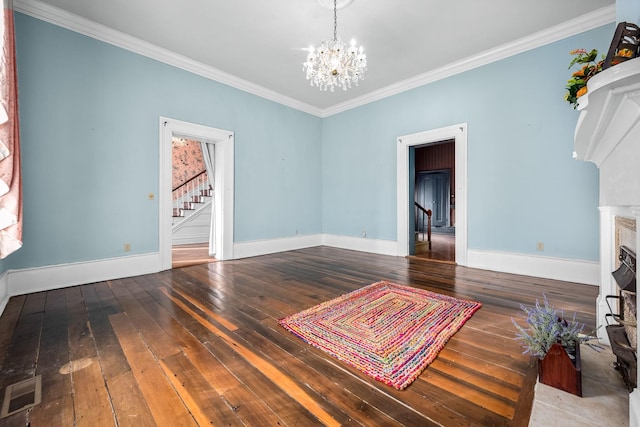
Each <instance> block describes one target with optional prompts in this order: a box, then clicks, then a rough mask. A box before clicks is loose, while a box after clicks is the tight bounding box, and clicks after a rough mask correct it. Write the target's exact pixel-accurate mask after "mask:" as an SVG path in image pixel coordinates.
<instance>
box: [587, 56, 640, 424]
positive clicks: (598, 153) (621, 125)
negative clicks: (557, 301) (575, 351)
mask: <svg viewBox="0 0 640 427" xmlns="http://www.w3.org/2000/svg"><path fill="white" fill-rule="evenodd" d="M587 87H588V92H587V94H586V95H583V96H582V97H580V98H579V100H578V110H579V111H580V116H579V118H578V123H577V125H576V131H575V137H574V149H575V153H574V157H576V158H577V159H579V160H585V161H590V162H593V163H595V165H596V166H597V167H598V169H599V175H600V196H599V204H600V208H599V210H600V291H599V296H598V301H597V307H596V311H597V322H598V325H601V326H602V327H601V328H600V329H599V330H598V338H599V339H600V340H601V341H602V342H603V343H605V344H608V345H610V341H609V337H608V336H607V333H606V330H605V327H604V326H605V325H607V319H606V318H607V313H610V310H609V308H608V305H607V296H608V295H615V294H618V293H619V288H618V286H617V284H616V282H615V279H614V277H613V275H612V272H613V271H616V270H617V269H618V267H619V264H618V255H619V247H620V238H621V236H622V235H623V234H624V239H626V240H625V244H626V245H627V246H631V248H632V250H633V251H635V252H636V253H638V251H637V248H638V247H639V246H640V245H639V244H638V233H637V232H636V233H633V235H631V234H628V233H626V232H624V231H622V232H621V229H620V223H621V222H622V223H627V224H631V223H634V224H637V223H638V219H640V58H634V59H631V60H629V61H626V62H623V63H621V64H618V65H616V66H614V67H611V68H608V69H606V70H604V71H602V72H601V73H599V74H598V75H596V76H594V77H593V78H591V79H590V80H589V82H588V84H587ZM616 223H617V224H618V227H617V228H616ZM634 228H635V226H634ZM630 236H632V237H630ZM636 306H637V296H636ZM635 333H636V337H635V338H636V341H637V338H638V335H637V334H638V333H637V328H636V331H635ZM635 375H636V381H635V383H636V384H637V373H635ZM629 421H630V425H639V423H640V393H639V392H638V389H637V388H635V389H634V390H633V391H632V392H631V394H630V395H629Z"/></svg>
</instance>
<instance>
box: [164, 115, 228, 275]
mask: <svg viewBox="0 0 640 427" xmlns="http://www.w3.org/2000/svg"><path fill="white" fill-rule="evenodd" d="M159 126H160V131H159V135H160V138H159V140H160V142H159V143H160V149H159V153H160V156H159V160H160V167H159V183H158V209H159V212H158V215H159V232H158V233H159V246H160V248H159V250H160V255H161V257H162V270H169V269H170V268H171V209H172V204H171V139H172V138H173V136H181V137H186V138H193V139H196V140H198V141H207V142H209V143H213V144H215V150H216V151H215V152H216V155H215V165H214V174H215V181H214V182H215V187H216V188H214V210H215V212H214V214H215V218H216V221H215V223H216V233H215V236H216V251H217V253H216V258H217V259H219V260H228V259H233V212H234V151H235V137H234V134H233V132H231V131H227V130H222V129H216V128H212V127H208V126H203V125H199V124H195V123H189V122H183V121H180V120H175V119H170V118H167V117H160V120H159Z"/></svg>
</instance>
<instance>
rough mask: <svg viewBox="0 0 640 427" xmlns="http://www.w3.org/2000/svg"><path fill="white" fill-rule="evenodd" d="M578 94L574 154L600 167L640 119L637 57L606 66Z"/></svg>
mask: <svg viewBox="0 0 640 427" xmlns="http://www.w3.org/2000/svg"><path fill="white" fill-rule="evenodd" d="M587 89H588V91H587V93H586V94H585V95H583V96H581V97H580V98H578V111H580V117H579V118H578V123H577V125H576V131H575V136H574V138H575V139H574V149H575V154H574V156H575V157H576V158H577V159H580V160H586V161H590V162H593V163H595V164H596V165H597V166H598V167H600V166H601V165H602V164H603V163H604V162H605V161H606V159H607V158H608V157H609V155H610V154H611V153H612V152H613V151H614V150H615V149H616V147H617V146H618V145H619V144H620V143H621V142H622V141H623V140H624V139H625V138H626V137H627V135H628V134H629V132H631V130H632V129H633V128H634V127H635V126H637V125H638V123H639V122H640V58H634V59H631V60H629V61H626V62H623V63H620V64H618V65H615V66H613V67H611V68H608V69H606V70H604V71H602V72H601V73H599V74H597V75H596V76H594V77H592V78H591V79H590V80H589V82H588V83H587Z"/></svg>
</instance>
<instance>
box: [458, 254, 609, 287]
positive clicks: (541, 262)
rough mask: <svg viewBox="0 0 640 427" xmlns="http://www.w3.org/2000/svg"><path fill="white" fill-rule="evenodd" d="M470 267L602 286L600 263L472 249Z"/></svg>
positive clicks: (468, 258)
mask: <svg viewBox="0 0 640 427" xmlns="http://www.w3.org/2000/svg"><path fill="white" fill-rule="evenodd" d="M467 266H468V267H472V268H480V269H483V270H491V271H500V272H503V273H513V274H521V275H524V276H534V277H543V278H545V279H554V280H562V281H566V282H576V283H584V284H587V285H594V286H598V285H599V282H600V263H598V262H596V261H582V260H575V259H566V258H552V257H542V256H531V255H522V254H514V253H507V252H490V251H480V250H471V249H470V250H469V251H468V252H467Z"/></svg>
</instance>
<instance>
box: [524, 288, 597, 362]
mask: <svg viewBox="0 0 640 427" xmlns="http://www.w3.org/2000/svg"><path fill="white" fill-rule="evenodd" d="M543 296H544V305H542V304H540V302H539V301H538V300H536V305H535V307H533V308H531V307H527V306H525V305H523V304H520V308H521V309H522V311H524V313H525V316H523V318H524V319H525V320H526V322H527V326H528V327H524V326H521V325H520V324H519V323H518V322H517V321H516V320H515V319H514V318H511V321H512V322H513V325H514V326H515V327H516V329H517V330H518V332H517V333H516V339H517V340H519V341H522V347H523V348H524V349H525V351H524V352H523V354H527V353H529V354H531V355H533V356H536V357H538V358H540V359H542V358H544V356H545V355H546V354H547V352H548V351H549V349H550V348H551V346H552V345H553V344H554V343H556V342H558V343H560V344H561V345H562V346H563V347H565V348H567V349H571V348H572V347H575V346H576V344H577V343H579V342H580V341H581V340H582V339H581V337H580V336H581V334H582V330H583V329H584V324H581V323H578V322H577V321H576V313H574V314H573V318H572V319H571V320H570V321H567V320H566V319H565V318H564V311H563V310H558V309H556V308H555V307H554V306H553V305H551V304H550V303H549V301H548V300H547V297H546V295H543Z"/></svg>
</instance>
